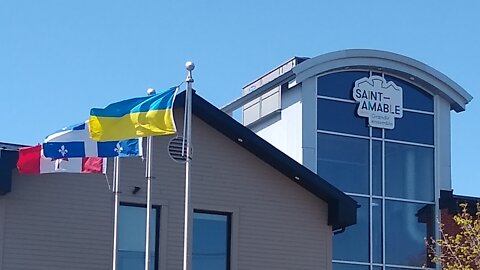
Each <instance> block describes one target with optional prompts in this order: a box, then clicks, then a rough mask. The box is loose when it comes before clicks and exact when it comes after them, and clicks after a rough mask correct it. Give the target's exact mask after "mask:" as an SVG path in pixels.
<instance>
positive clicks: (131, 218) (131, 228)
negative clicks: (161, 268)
mask: <svg viewBox="0 0 480 270" xmlns="http://www.w3.org/2000/svg"><path fill="white" fill-rule="evenodd" d="M151 211H152V212H151V213H150V269H157V265H158V257H157V254H158V252H157V247H158V245H157V232H158V228H157V225H158V223H159V222H158V221H159V220H160V211H158V210H157V209H156V208H152V210H151ZM146 214H147V213H146V208H145V207H141V206H132V205H120V208H119V214H118V251H117V268H118V269H119V270H130V269H144V268H145V219H146Z"/></svg>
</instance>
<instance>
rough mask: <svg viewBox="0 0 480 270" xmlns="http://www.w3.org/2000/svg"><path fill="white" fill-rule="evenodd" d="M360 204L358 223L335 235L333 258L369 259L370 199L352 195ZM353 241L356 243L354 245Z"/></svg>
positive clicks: (358, 260)
mask: <svg viewBox="0 0 480 270" xmlns="http://www.w3.org/2000/svg"><path fill="white" fill-rule="evenodd" d="M352 198H353V199H354V200H356V201H357V203H358V204H359V205H360V208H358V210H357V224H355V225H352V226H349V227H348V228H346V230H345V231H344V232H341V233H338V234H334V235H333V259H334V260H340V261H356V262H368V261H369V254H370V252H369V245H368V241H369V233H368V231H369V226H368V224H369V218H368V217H369V214H368V213H369V212H370V210H369V199H368V198H363V197H352ZM352 243H355V244H354V245H352ZM341 269H344V268H341Z"/></svg>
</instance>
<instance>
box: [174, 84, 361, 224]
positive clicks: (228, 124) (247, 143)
mask: <svg viewBox="0 0 480 270" xmlns="http://www.w3.org/2000/svg"><path fill="white" fill-rule="evenodd" d="M192 99H193V103H192V113H193V114H194V115H195V116H197V117H198V118H200V119H201V120H203V121H204V122H205V123H207V124H208V125H210V126H211V127H213V128H214V129H216V130H218V131H219V132H220V133H222V134H224V135H225V136H227V137H228V138H230V139H231V140H232V141H234V142H235V143H237V144H239V145H241V146H242V147H243V148H245V149H246V150H248V151H249V152H251V153H252V154H254V155H256V156H257V157H259V158H260V159H262V160H263V161H265V162H266V163H268V164H269V165H271V166H272V167H274V168H275V169H276V170H278V171H279V172H281V173H282V174H284V175H285V176H287V177H288V178H289V179H291V180H292V181H294V182H295V183H297V184H298V185H300V186H302V187H303V188H305V189H306V190H308V191H310V192H311V193H313V194H314V195H316V196H317V197H318V198H320V199H322V200H324V201H325V202H327V203H328V224H329V225H332V227H333V229H334V230H337V229H341V228H344V227H347V226H350V225H353V224H355V223H356V217H357V203H356V201H354V200H353V199H352V198H350V197H349V196H348V195H346V194H345V193H343V192H341V191H340V190H339V189H337V188H336V187H334V186H333V185H331V184H330V183H328V182H327V181H325V180H324V179H322V178H321V177H320V176H318V175H317V174H316V173H314V172H312V171H310V170H309V169H307V168H306V167H304V166H303V165H301V164H300V163H298V162H296V161H295V160H293V159H292V158H290V157H289V156H287V155H286V154H285V153H283V152H281V151H280V150H278V149H277V148H275V147H274V146H272V145H271V144H270V143H268V142H267V141H265V140H264V139H262V138H260V137H259V136H258V135H256V134H255V133H254V132H252V131H251V130H250V129H248V128H246V127H244V126H243V125H242V124H240V123H239V122H237V121H236V120H235V119H233V118H231V117H230V116H228V115H227V114H225V113H224V112H222V111H221V110H219V109H218V108H216V107H215V106H213V105H212V104H210V103H209V102H208V101H206V100H205V99H203V98H201V97H200V96H198V95H197V94H196V93H195V92H194V93H193V94H192ZM184 105H185V92H182V93H180V94H178V96H177V97H176V98H175V106H182V107H184Z"/></svg>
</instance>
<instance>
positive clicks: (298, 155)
mask: <svg viewBox="0 0 480 270" xmlns="http://www.w3.org/2000/svg"><path fill="white" fill-rule="evenodd" d="M300 87H301V86H300V85H298V86H296V87H294V88H292V89H289V90H286V91H282V95H281V97H282V100H281V102H282V106H281V111H280V112H279V113H277V114H275V115H273V116H268V117H266V119H262V120H260V121H259V122H258V123H255V124H254V125H252V126H251V127H249V128H251V129H252V130H253V131H254V132H255V133H256V134H257V135H258V136H260V137H262V138H263V139H265V140H267V141H269V142H270V143H271V144H272V145H274V146H275V147H277V148H278V149H280V150H281V151H282V152H284V153H285V154H287V155H288V156H290V157H291V158H293V159H294V160H296V161H297V162H299V163H302V162H303V154H302V133H303V127H302V121H300V120H299V118H298V116H299V115H302V107H303V104H302V96H301V91H298V88H300Z"/></svg>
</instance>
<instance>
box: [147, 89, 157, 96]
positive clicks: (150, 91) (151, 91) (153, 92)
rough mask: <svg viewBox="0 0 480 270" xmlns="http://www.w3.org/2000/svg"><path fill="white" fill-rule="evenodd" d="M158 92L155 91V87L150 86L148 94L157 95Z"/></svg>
mask: <svg viewBox="0 0 480 270" xmlns="http://www.w3.org/2000/svg"><path fill="white" fill-rule="evenodd" d="M156 93H157V92H156V91H155V89H153V88H148V89H147V95H149V96H151V95H155V94H156Z"/></svg>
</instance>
